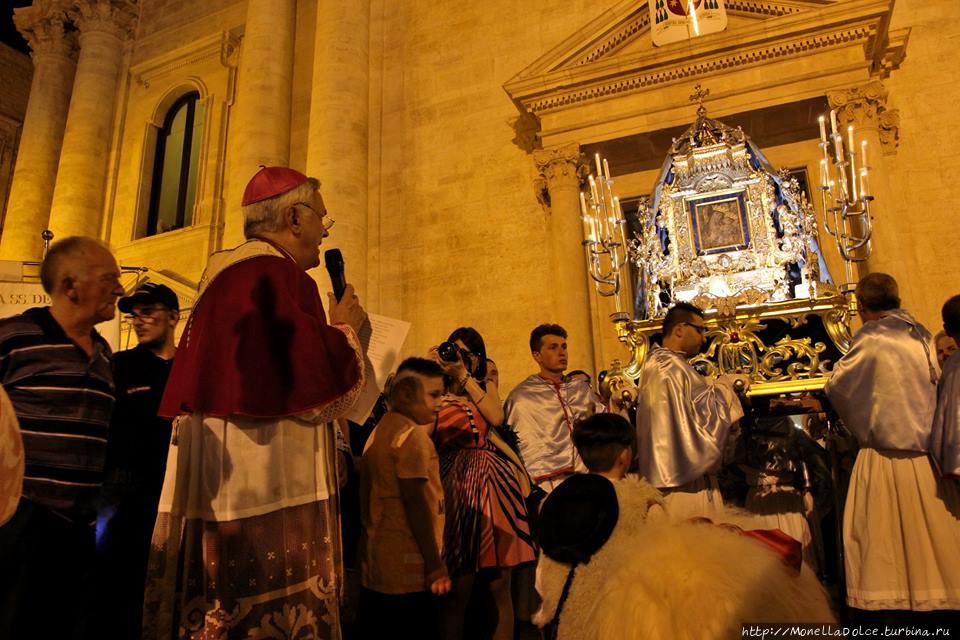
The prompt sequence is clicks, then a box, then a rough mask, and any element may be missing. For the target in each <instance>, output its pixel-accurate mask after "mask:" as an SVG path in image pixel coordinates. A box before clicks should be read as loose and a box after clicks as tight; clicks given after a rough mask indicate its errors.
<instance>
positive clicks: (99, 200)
mask: <svg viewBox="0 0 960 640" xmlns="http://www.w3.org/2000/svg"><path fill="white" fill-rule="evenodd" d="M68 13H69V16H70V18H72V20H73V22H74V24H75V25H76V27H77V29H78V31H79V33H80V58H79V60H78V61H77V74H76V78H75V79H74V84H73V96H72V97H71V98H70V110H69V112H68V114H67V126H66V131H65V132H64V134H63V150H62V151H61V152H60V165H59V168H58V169H57V183H56V187H55V188H54V190H53V207H52V209H51V211H50V230H51V231H53V233H54V238H64V237H66V236H72V235H86V236H94V237H99V236H100V226H101V218H102V215H103V204H104V200H105V196H106V182H107V165H108V162H109V159H110V150H111V148H112V146H113V127H114V114H115V112H116V102H117V88H118V85H119V82H120V67H121V65H122V61H123V43H124V40H125V39H126V38H128V37H129V36H130V35H131V33H132V30H133V26H134V24H135V22H136V17H137V16H136V4H135V3H133V2H128V1H125V0H78V1H77V2H75V4H74V5H73V7H72V8H71V9H70V10H69V12H68Z"/></svg>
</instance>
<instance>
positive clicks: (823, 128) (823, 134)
mask: <svg viewBox="0 0 960 640" xmlns="http://www.w3.org/2000/svg"><path fill="white" fill-rule="evenodd" d="M817 121H818V122H819V123H820V142H826V141H827V119H826V118H825V117H824V116H820V117H819V118H817Z"/></svg>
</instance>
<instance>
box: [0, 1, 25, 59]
mask: <svg viewBox="0 0 960 640" xmlns="http://www.w3.org/2000/svg"><path fill="white" fill-rule="evenodd" d="M30 4H31V0H0V42H2V43H4V44H6V45H10V46H11V47H13V48H14V49H17V50H18V51H23V52H24V53H30V47H28V46H27V41H26V40H24V39H23V38H22V37H21V36H20V34H19V33H18V32H17V28H16V27H15V26H13V10H14V8H16V7H29V6H30Z"/></svg>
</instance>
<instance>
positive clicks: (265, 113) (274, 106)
mask: <svg viewBox="0 0 960 640" xmlns="http://www.w3.org/2000/svg"><path fill="white" fill-rule="evenodd" d="M296 12H297V3H296V0H248V1H247V18H246V23H245V26H244V32H243V42H242V44H241V45H240V47H241V48H240V65H239V68H238V70H237V92H236V101H235V104H234V107H233V109H232V112H231V114H230V129H229V134H228V135H229V141H228V145H229V158H228V160H227V175H226V180H225V182H226V184H225V188H224V193H225V194H226V195H225V202H224V212H225V213H224V215H225V220H224V230H223V239H222V245H221V246H223V247H232V246H234V245H237V244H239V243H240V242H242V241H243V212H242V211H241V201H242V200H243V190H244V188H245V187H246V186H247V182H249V181H250V178H251V177H253V174H255V173H256V172H257V171H258V170H259V168H260V165H266V166H274V165H283V166H286V165H287V164H288V163H289V162H290V109H291V100H292V97H291V91H292V85H293V48H294V36H295V35H296Z"/></svg>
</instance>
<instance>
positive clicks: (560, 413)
mask: <svg viewBox="0 0 960 640" xmlns="http://www.w3.org/2000/svg"><path fill="white" fill-rule="evenodd" d="M530 355H531V356H532V357H533V360H534V362H536V363H537V366H538V367H539V371H537V373H535V374H533V375H531V376H529V377H528V378H527V379H526V380H524V381H523V382H521V383H520V384H518V385H517V386H516V387H515V388H514V389H513V391H511V392H510V395H509V396H507V401H506V404H505V405H504V411H505V413H506V418H507V423H508V424H509V425H510V426H511V427H513V429H514V430H515V431H516V433H517V437H518V438H519V441H520V455H521V456H522V457H523V463H524V464H525V465H526V467H527V473H529V474H530V477H531V478H532V479H533V481H534V482H536V483H537V485H538V486H539V487H540V488H541V489H543V490H544V491H547V492H550V491H551V490H552V489H553V487H555V486H556V485H558V484H559V483H560V482H562V481H563V480H564V479H566V478H567V477H569V476H570V474H572V473H574V472H575V471H583V465H582V463H581V462H580V461H579V460H578V459H577V454H576V450H575V449H574V447H573V441H572V440H571V439H570V434H571V432H572V431H573V425H574V423H576V422H577V421H578V420H580V419H582V418H585V417H587V416H590V415H592V414H594V413H597V412H599V411H603V410H604V409H605V407H604V405H603V401H602V400H600V397H599V396H598V395H597V394H596V393H594V391H593V389H592V388H591V387H590V381H589V377H588V378H587V379H586V380H584V379H583V378H582V377H576V376H572V377H570V378H567V377H565V376H564V375H563V373H564V371H566V369H567V332H566V330H565V329H564V328H563V327H561V326H560V325H558V324H541V325H539V326H537V327H535V328H534V329H533V331H531V332H530Z"/></svg>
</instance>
